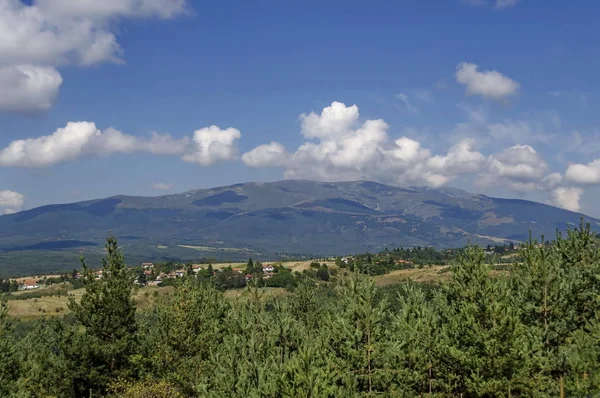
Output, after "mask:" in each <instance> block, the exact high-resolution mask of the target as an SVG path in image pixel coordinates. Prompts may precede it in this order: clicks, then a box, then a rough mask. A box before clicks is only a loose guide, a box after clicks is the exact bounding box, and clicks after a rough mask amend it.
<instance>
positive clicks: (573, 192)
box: [552, 187, 583, 211]
mask: <svg viewBox="0 0 600 398" xmlns="http://www.w3.org/2000/svg"><path fill="white" fill-rule="evenodd" d="M581 195H583V189H582V188H575V187H560V188H556V189H555V190H553V191H552V203H553V204H554V205H556V206H558V207H562V208H563V209H567V210H571V211H580V210H581V206H580V204H579V201H580V199H581Z"/></svg>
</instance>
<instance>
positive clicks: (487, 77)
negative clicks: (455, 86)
mask: <svg viewBox="0 0 600 398" xmlns="http://www.w3.org/2000/svg"><path fill="white" fill-rule="evenodd" d="M456 81H457V82H458V83H460V84H462V85H464V86H465V87H466V93H467V94H468V95H481V96H483V97H485V98H488V99H494V100H505V99H507V98H508V97H510V96H512V95H516V94H517V93H518V92H519V87H520V85H519V83H517V82H516V81H514V80H512V79H510V78H508V77H506V76H504V75H502V74H501V73H500V72H498V71H495V70H494V71H485V72H481V71H479V66H477V65H475V64H472V63H468V62H462V63H460V64H459V65H458V67H457V69H456Z"/></svg>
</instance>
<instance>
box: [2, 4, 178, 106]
mask: <svg viewBox="0 0 600 398" xmlns="http://www.w3.org/2000/svg"><path fill="white" fill-rule="evenodd" d="M186 4H187V3H186V1H185V0H102V1H98V0H77V1H72V0H34V1H33V2H32V3H31V4H26V3H24V2H23V1H21V0H0V68H2V70H1V71H0V90H1V91H2V100H1V102H0V109H2V110H17V111H22V110H25V111H34V110H37V111H41V110H47V109H49V108H50V107H51V106H52V102H53V100H54V98H56V95H57V93H58V89H59V87H60V85H61V83H62V78H61V76H60V74H59V73H58V72H57V71H56V70H55V69H54V68H53V67H59V66H64V65H71V64H75V65H80V66H89V65H93V64H97V63H101V62H122V57H123V50H122V48H121V47H120V46H119V44H118V42H117V38H116V36H115V33H114V29H115V20H116V19H118V18H149V17H156V18H163V19H164V18H171V17H174V16H176V15H179V14H182V13H184V12H186V10H187V6H186ZM7 76H9V77H11V78H10V80H8V81H7Z"/></svg>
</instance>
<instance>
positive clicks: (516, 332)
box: [444, 247, 532, 396]
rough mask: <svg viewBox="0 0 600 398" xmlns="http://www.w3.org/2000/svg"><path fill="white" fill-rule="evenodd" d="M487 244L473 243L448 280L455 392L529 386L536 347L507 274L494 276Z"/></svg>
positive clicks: (484, 392)
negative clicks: (532, 359)
mask: <svg viewBox="0 0 600 398" xmlns="http://www.w3.org/2000/svg"><path fill="white" fill-rule="evenodd" d="M490 272H491V268H490V266H489V265H488V264H486V263H485V254H484V252H483V250H481V249H479V248H475V247H470V248H468V249H467V250H465V251H464V253H463V254H462V255H461V257H460V258H459V261H458V263H457V264H455V265H454V266H452V281H451V283H449V284H446V285H445V289H444V291H445V294H446V298H447V300H448V307H447V308H448V310H447V312H446V313H445V314H444V317H445V318H446V321H445V323H446V330H447V333H448V337H449V343H450V344H449V347H448V350H447V356H448V360H449V361H450V366H451V369H452V371H451V373H449V374H448V375H447V376H446V377H447V378H448V380H450V381H452V382H453V383H454V388H453V391H452V392H453V394H455V395H459V394H468V395H470V396H496V395H498V394H507V393H508V389H509V388H510V389H511V391H512V393H513V394H518V393H519V392H520V393H523V394H524V393H527V392H528V391H530V386H529V383H530V382H531V380H530V377H529V370H530V368H531V356H532V347H531V345H530V342H529V340H528V339H527V335H526V333H525V328H524V326H523V324H522V322H521V319H520V316H519V315H520V314H519V310H518V308H517V306H516V305H515V303H514V302H513V300H512V299H511V295H510V290H509V289H508V285H507V283H506V281H505V280H504V279H503V278H499V277H495V278H492V277H491V275H490Z"/></svg>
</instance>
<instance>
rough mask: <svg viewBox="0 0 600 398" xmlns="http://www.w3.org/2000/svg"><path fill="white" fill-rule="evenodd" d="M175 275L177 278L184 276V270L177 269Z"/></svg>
mask: <svg viewBox="0 0 600 398" xmlns="http://www.w3.org/2000/svg"><path fill="white" fill-rule="evenodd" d="M175 276H176V277H177V278H183V276H185V270H184V269H178V270H177V271H175Z"/></svg>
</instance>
